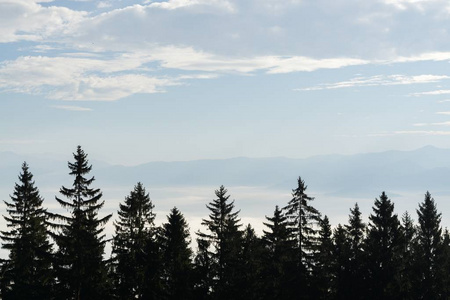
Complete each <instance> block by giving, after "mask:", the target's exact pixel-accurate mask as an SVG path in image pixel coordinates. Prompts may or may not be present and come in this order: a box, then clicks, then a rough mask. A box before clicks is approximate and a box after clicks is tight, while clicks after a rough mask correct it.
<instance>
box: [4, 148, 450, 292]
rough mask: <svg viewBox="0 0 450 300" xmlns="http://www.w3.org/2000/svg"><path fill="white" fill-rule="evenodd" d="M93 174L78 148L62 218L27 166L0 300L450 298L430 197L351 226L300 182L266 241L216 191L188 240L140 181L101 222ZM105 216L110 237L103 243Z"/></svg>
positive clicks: (375, 209) (180, 221)
mask: <svg viewBox="0 0 450 300" xmlns="http://www.w3.org/2000/svg"><path fill="white" fill-rule="evenodd" d="M91 171H92V165H91V164H90V163H89V160H88V157H87V154H86V153H85V152H84V151H83V150H82V148H81V147H80V146H78V147H77V149H76V151H75V153H74V154H73V161H71V162H69V163H68V176H70V178H72V179H73V184H72V185H71V186H62V187H61V188H60V191H59V194H58V195H56V201H57V202H58V203H59V205H60V206H61V207H62V208H64V209H65V210H66V211H67V213H66V214H57V213H54V212H52V211H50V210H49V209H47V208H46V205H45V201H44V199H43V198H42V197H41V196H40V193H39V189H38V187H37V186H36V185H35V182H34V179H33V175H32V166H31V167H29V166H28V164H27V163H23V165H22V169H21V171H20V174H19V177H18V181H17V183H16V185H15V187H12V188H13V189H12V190H13V191H12V193H11V196H10V198H9V199H5V201H4V208H3V211H4V212H5V213H4V218H5V221H6V224H7V227H5V228H2V231H1V233H0V236H1V240H2V247H3V249H6V250H7V251H8V257H7V259H4V260H2V261H1V273H0V276H1V284H0V288H1V298H2V299H77V300H78V299H162V300H163V299H198V300H202V299H220V300H225V299H236V300H237V299H245V300H251V299H449V298H450V233H449V232H448V231H447V230H443V229H442V227H441V217H442V216H441V213H440V212H438V211H437V208H436V202H435V201H434V199H433V197H432V195H431V194H430V192H427V191H424V198H423V201H422V202H421V203H420V204H419V206H418V207H417V209H416V211H415V212H414V213H411V214H410V213H408V212H405V213H401V214H400V215H399V214H398V213H396V212H395V210H394V203H393V201H392V200H391V199H390V198H389V195H387V194H386V193H385V192H383V191H380V195H378V196H376V195H374V197H376V199H375V201H374V203H373V206H372V211H371V213H370V215H369V218H368V220H367V222H365V221H364V220H363V219H362V217H361V211H360V209H359V206H358V204H357V203H356V204H355V205H354V206H353V207H351V208H349V216H348V222H347V223H346V224H330V222H329V219H328V217H327V216H326V215H323V214H322V213H321V212H320V211H319V210H317V209H316V208H315V207H314V198H313V197H311V196H309V195H308V193H309V191H308V190H307V184H306V182H305V180H304V178H301V177H298V178H297V184H296V185H295V186H293V190H292V197H291V199H287V201H286V203H279V205H277V206H275V207H274V208H273V211H272V212H268V214H267V216H266V217H265V219H266V220H265V222H264V228H265V229H264V231H263V233H262V234H261V236H259V235H257V234H256V233H255V230H254V229H253V227H252V224H243V223H242V222H241V219H240V217H241V216H240V211H239V207H237V205H235V203H234V201H232V200H230V194H229V192H228V191H227V189H226V188H225V187H224V186H220V187H218V188H217V190H216V191H214V192H215V197H212V199H213V200H211V202H210V203H205V205H206V206H207V209H208V210H209V215H207V216H204V218H203V220H202V223H201V224H202V229H201V230H199V231H198V232H197V233H196V234H195V236H191V235H190V233H189V224H188V223H187V221H186V219H185V217H184V216H183V212H182V211H180V210H179V209H177V208H176V207H174V208H173V209H172V210H171V211H169V212H167V214H168V215H167V220H166V222H165V223H163V224H162V225H161V226H157V225H155V213H154V205H153V203H152V201H151V199H150V195H149V193H148V192H147V191H146V187H145V186H144V185H143V184H142V183H140V182H138V183H136V185H135V186H134V187H130V189H131V191H130V193H129V195H124V200H123V201H122V202H121V203H120V205H119V207H118V208H117V213H116V214H114V217H113V216H112V215H106V216H103V217H100V215H99V212H100V211H101V210H102V207H103V205H104V203H105V201H107V199H103V197H102V190H101V188H100V187H97V186H96V182H95V177H94V176H93V175H94V173H95V172H92V173H91ZM295 180H296V178H293V182H294V183H295ZM211 195H213V191H211ZM110 220H111V221H112V222H113V224H114V230H115V232H114V235H113V237H112V239H107V238H106V235H105V233H104V231H105V224H106V223H107V222H108V221H110ZM106 243H111V245H112V251H111V255H110V256H107V255H106V254H105V245H106Z"/></svg>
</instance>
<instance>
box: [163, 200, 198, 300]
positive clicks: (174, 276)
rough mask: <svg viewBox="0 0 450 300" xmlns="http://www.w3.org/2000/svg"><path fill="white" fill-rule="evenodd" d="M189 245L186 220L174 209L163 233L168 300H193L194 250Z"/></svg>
mask: <svg viewBox="0 0 450 300" xmlns="http://www.w3.org/2000/svg"><path fill="white" fill-rule="evenodd" d="M189 244H190V238H189V228H188V224H187V222H186V219H185V218H184V216H183V215H182V214H181V212H180V211H179V210H178V209H177V208H176V207H174V208H173V209H172V210H171V211H170V214H169V216H168V217H167V223H165V224H163V232H162V251H163V258H164V263H163V265H164V277H163V278H164V284H165V290H166V294H167V296H168V299H173V300H176V299H192V296H193V295H192V285H193V280H192V263H191V257H192V250H191V249H190V247H189Z"/></svg>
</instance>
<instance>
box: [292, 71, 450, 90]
mask: <svg viewBox="0 0 450 300" xmlns="http://www.w3.org/2000/svg"><path fill="white" fill-rule="evenodd" d="M444 79H450V76H446V75H429V74H428V75H416V76H407V75H398V74H397V75H376V76H371V77H362V76H359V77H355V78H352V79H350V80H347V81H340V82H336V83H326V84H320V85H317V86H313V87H307V88H301V89H295V90H296V91H317V90H327V89H340V88H349V87H364V86H383V85H408V84H420V83H431V82H439V81H441V80H444Z"/></svg>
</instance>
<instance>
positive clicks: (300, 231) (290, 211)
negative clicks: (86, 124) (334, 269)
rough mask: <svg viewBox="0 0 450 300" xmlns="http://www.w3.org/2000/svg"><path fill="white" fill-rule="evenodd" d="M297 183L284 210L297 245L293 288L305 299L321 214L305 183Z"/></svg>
mask: <svg viewBox="0 0 450 300" xmlns="http://www.w3.org/2000/svg"><path fill="white" fill-rule="evenodd" d="M297 182H298V186H297V188H296V189H294V190H292V199H291V200H290V201H289V203H288V205H287V206H286V207H285V208H284V210H286V216H287V218H288V220H289V223H290V228H291V230H292V232H293V235H294V238H295V240H296V243H297V245H296V252H297V257H296V259H297V261H296V263H295V264H296V265H297V270H296V272H295V273H293V274H292V277H293V278H294V281H297V283H295V284H294V286H293V288H295V287H297V288H298V287H301V288H302V291H301V294H302V295H304V298H310V292H311V291H310V289H311V287H310V280H311V278H310V277H311V273H312V270H313V268H314V261H313V259H314V249H315V247H316V244H317V232H318V229H317V227H318V224H319V222H320V213H319V211H318V210H317V209H315V208H314V207H313V206H311V204H310V202H312V201H313V200H314V198H313V197H310V196H308V195H307V194H306V188H307V186H306V185H305V182H304V181H303V180H302V179H301V178H300V177H299V178H298V180H297Z"/></svg>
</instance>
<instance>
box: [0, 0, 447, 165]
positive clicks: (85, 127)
mask: <svg viewBox="0 0 450 300" xmlns="http://www.w3.org/2000/svg"><path fill="white" fill-rule="evenodd" d="M449 30H450V2H448V0H365V1H360V0H345V1H344V0H168V1H152V0H144V1H132V0H113V1H108V0H103V1H96V0H77V1H74V0H59V1H51V0H0V152H1V151H12V152H15V153H22V154H51V155H55V156H58V157H59V156H60V157H70V153H72V152H74V151H75V149H76V146H77V145H82V146H83V148H84V149H85V150H86V152H87V153H89V155H90V158H93V159H97V160H103V161H106V162H109V163H115V164H123V165H136V164H140V163H144V162H149V161H179V160H194V159H212V158H230V157H238V156H246V157H272V156H286V157H292V158H302V157H308V156H313V155H318V154H332V153H339V154H353V153H362V152H377V151H385V150H392V149H396V150H411V149H416V148H419V147H422V146H425V145H434V146H437V147H442V148H450V128H449V126H450V65H449V62H450V33H449Z"/></svg>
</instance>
